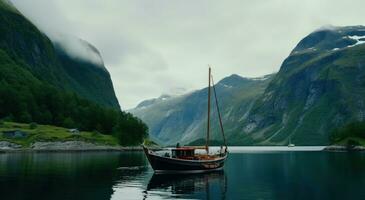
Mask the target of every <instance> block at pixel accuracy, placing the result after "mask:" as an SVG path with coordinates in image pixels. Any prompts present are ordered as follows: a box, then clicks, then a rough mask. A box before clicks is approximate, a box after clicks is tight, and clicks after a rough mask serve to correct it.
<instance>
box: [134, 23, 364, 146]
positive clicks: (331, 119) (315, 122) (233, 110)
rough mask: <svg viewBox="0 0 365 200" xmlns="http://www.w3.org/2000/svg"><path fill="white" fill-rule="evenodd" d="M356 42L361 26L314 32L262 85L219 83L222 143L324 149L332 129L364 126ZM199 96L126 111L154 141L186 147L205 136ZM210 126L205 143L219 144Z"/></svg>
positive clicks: (359, 43)
mask: <svg viewBox="0 0 365 200" xmlns="http://www.w3.org/2000/svg"><path fill="white" fill-rule="evenodd" d="M364 41H365V27H363V26H350V27H331V28H328V29H320V30H316V31H314V32H312V33H311V34H309V35H308V36H306V37H305V38H304V39H302V40H301V41H300V42H299V43H298V45H297V46H296V47H295V48H294V49H293V51H292V52H291V53H290V55H289V56H288V57H287V58H286V59H285V60H284V62H283V63H282V65H281V67H280V70H279V72H278V73H277V74H275V75H273V76H271V77H270V78H269V79H267V80H265V81H260V80H252V79H251V81H244V80H245V78H242V77H240V78H234V77H227V78H225V79H223V80H222V81H220V82H219V83H218V84H217V93H218V98H219V99H221V108H222V115H223V121H224V126H225V128H226V132H227V136H228V143H229V144H230V145H287V144H288V142H289V138H291V142H293V143H295V144H296V145H327V144H330V143H331V141H330V140H329V138H330V134H331V132H332V131H333V130H334V129H335V128H338V127H342V126H344V125H346V124H348V123H350V122H356V121H364V120H365V114H364V113H365V44H364ZM239 80H241V81H239ZM248 80H249V79H248ZM226 81H229V82H228V84H227V83H225V82H226ZM233 83H234V84H233ZM224 85H226V86H228V87H224ZM204 91H206V90H204V89H203V90H200V91H197V92H193V93H191V94H187V95H184V96H180V97H173V98H170V99H167V100H165V101H159V100H158V99H157V100H156V101H153V102H152V103H151V104H147V105H145V106H143V107H141V106H140V107H137V108H135V109H133V110H132V111H131V112H132V113H134V114H136V116H138V117H140V118H141V119H142V120H144V121H145V122H146V123H147V124H148V125H149V127H150V128H151V135H152V136H153V137H155V138H156V139H158V140H159V141H161V142H163V143H170V142H171V143H176V141H182V142H185V143H189V142H191V141H194V140H196V139H199V138H203V137H204V134H205V132H206V130H205V123H206V92H204ZM212 108H213V107H212ZM213 115H214V114H213ZM213 124H214V126H216V127H215V128H214V127H213V128H212V129H213V138H212V139H213V140H219V139H220V135H219V134H218V133H219V129H218V122H217V121H215V122H213Z"/></svg>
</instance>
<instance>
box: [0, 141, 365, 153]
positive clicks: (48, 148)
mask: <svg viewBox="0 0 365 200" xmlns="http://www.w3.org/2000/svg"><path fill="white" fill-rule="evenodd" d="M231 147H232V153H234V151H235V150H234V147H238V146H231ZM241 147H248V146H241ZM250 147H253V146H250ZM257 147H269V146H257ZM275 147H279V148H280V147H283V148H285V146H275ZM298 147H299V148H300V147H305V146H296V148H298ZM294 148H295V147H294ZM150 149H152V150H159V149H162V148H158V147H150ZM249 150H250V151H255V150H252V149H249ZM257 150H259V149H257ZM285 150H287V149H285ZM293 150H294V151H301V150H302V149H293ZM133 151H136V152H137V151H138V152H140V151H143V148H142V146H111V145H105V144H96V143H90V142H84V141H77V140H73V141H57V142H35V143H33V144H31V145H30V146H29V147H22V146H21V145H19V144H15V143H11V142H8V141H0V153H27V152H29V153H42V152H55V153H57V152H60V153H65V152H70V153H71V152H133ZM263 151H265V150H263ZM266 151H275V148H274V149H271V150H267V149H266ZM278 151H283V150H282V149H279V150H278ZM303 151H304V150H303ZM307 151H308V150H307ZM319 151H325V152H364V151H365V147H364V146H355V147H352V148H351V149H348V148H347V147H346V146H342V145H329V146H323V149H321V150H319Z"/></svg>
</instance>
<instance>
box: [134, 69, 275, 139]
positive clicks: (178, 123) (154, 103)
mask: <svg viewBox="0 0 365 200" xmlns="http://www.w3.org/2000/svg"><path fill="white" fill-rule="evenodd" d="M272 76H273V75H268V76H264V77H261V78H243V77H241V76H239V75H235V74H234V75H231V76H229V77H226V78H224V79H222V80H221V81H219V82H218V83H217V84H216V86H215V87H216V91H217V96H218V99H219V104H220V107H221V112H222V113H223V119H224V124H225V128H226V134H227V136H228V137H230V136H232V135H233V134H234V133H235V131H236V127H237V126H238V124H239V123H242V121H243V120H244V119H245V116H242V115H241V114H242V113H243V114H245V113H247V112H248V111H249V110H250V108H251V106H252V104H253V102H254V101H255V100H256V98H257V97H258V95H259V94H261V93H263V92H264V89H265V88H266V86H267V84H268V83H269V82H270V80H271V78H272ZM211 110H212V122H213V123H212V130H211V131H212V139H213V140H222V136H221V134H220V132H219V131H220V129H219V126H218V118H217V113H216V108H215V104H214V102H213V103H212V107H211ZM129 112H131V113H133V114H134V115H136V116H137V117H139V118H141V119H142V120H143V121H144V122H145V123H146V124H147V125H148V126H149V130H150V137H152V138H153V139H154V140H156V141H158V142H159V143H162V144H174V143H176V142H183V143H189V142H191V141H194V140H197V139H199V138H202V137H205V134H206V116H207V88H204V89H201V90H197V91H194V92H191V93H187V94H184V95H179V96H166V95H165V96H161V97H159V98H156V99H151V100H146V101H143V102H142V103H140V104H139V105H138V106H137V107H136V108H135V109H132V110H129Z"/></svg>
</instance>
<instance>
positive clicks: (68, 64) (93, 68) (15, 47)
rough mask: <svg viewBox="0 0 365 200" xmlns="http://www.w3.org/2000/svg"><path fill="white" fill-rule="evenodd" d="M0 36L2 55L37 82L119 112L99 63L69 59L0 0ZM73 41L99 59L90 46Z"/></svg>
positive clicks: (9, 5) (106, 75)
mask: <svg viewBox="0 0 365 200" xmlns="http://www.w3.org/2000/svg"><path fill="white" fill-rule="evenodd" d="M0 33H1V38H0V50H1V52H2V54H6V55H7V56H8V57H9V58H10V59H11V60H13V61H14V62H15V64H16V65H18V66H21V67H22V68H23V69H25V70H27V71H28V72H30V73H31V74H32V75H33V76H34V77H35V78H36V79H38V80H39V81H42V82H46V83H47V84H50V85H52V86H55V87H56V88H58V89H62V90H64V91H72V92H75V93H76V94H78V95H80V96H81V97H84V98H86V99H89V100H91V101H94V102H96V103H98V104H100V105H103V106H109V107H112V108H116V109H120V107H119V103H118V100H117V98H116V96H115V94H114V89H113V85H112V82H111V79H110V75H109V73H108V71H107V70H106V68H105V67H104V65H103V63H100V64H95V63H92V62H90V61H86V60H82V59H79V58H76V57H72V56H70V54H69V53H67V52H66V51H65V48H63V46H62V44H53V43H52V42H51V40H50V39H49V38H48V37H47V36H46V35H45V34H43V33H42V32H41V31H39V30H38V28H37V27H36V26H34V25H33V24H32V23H31V22H30V21H28V20H27V19H26V18H25V17H24V16H23V15H22V14H21V13H20V12H19V11H17V10H16V8H15V7H13V6H12V5H11V3H9V2H7V1H3V0H1V1H0ZM77 41H78V42H80V43H81V45H83V46H84V47H85V49H90V50H89V51H94V52H95V54H97V55H99V56H100V54H99V52H98V51H97V49H96V48H95V47H93V46H92V45H91V44H88V43H87V42H86V41H82V40H77ZM100 58H101V56H100Z"/></svg>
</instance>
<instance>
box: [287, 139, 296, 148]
mask: <svg viewBox="0 0 365 200" xmlns="http://www.w3.org/2000/svg"><path fill="white" fill-rule="evenodd" d="M288 147H295V144H293V143H291V138H290V137H289V143H288Z"/></svg>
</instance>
